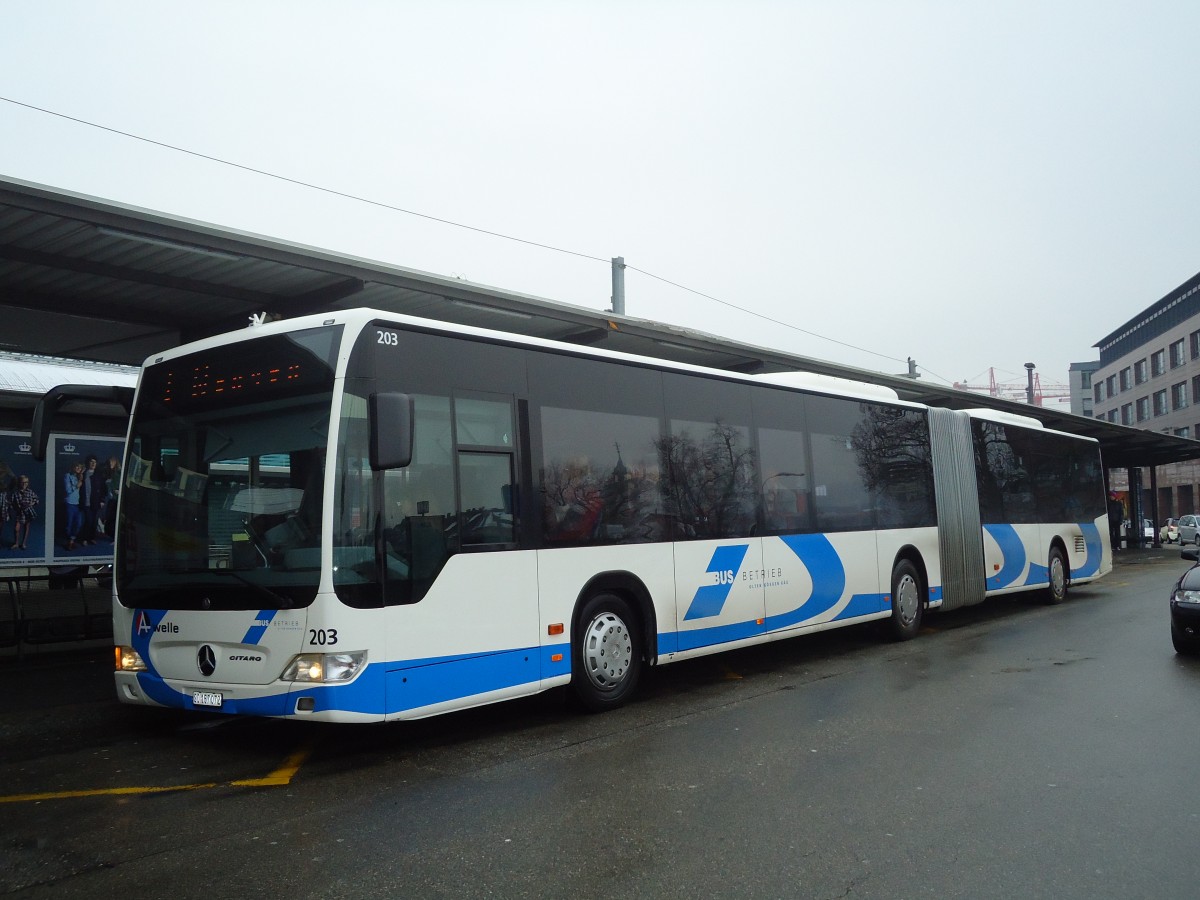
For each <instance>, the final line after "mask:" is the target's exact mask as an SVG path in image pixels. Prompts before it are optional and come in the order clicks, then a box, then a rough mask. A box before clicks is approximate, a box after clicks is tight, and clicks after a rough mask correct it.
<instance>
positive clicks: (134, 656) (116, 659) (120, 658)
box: [113, 646, 146, 672]
mask: <svg viewBox="0 0 1200 900" xmlns="http://www.w3.org/2000/svg"><path fill="white" fill-rule="evenodd" d="M113 665H114V666H115V667H116V670H117V671H118V672H145V671H146V661H145V660H144V659H142V655H141V654H140V653H138V652H137V651H136V650H134V649H133V648H132V647H121V646H116V647H113Z"/></svg>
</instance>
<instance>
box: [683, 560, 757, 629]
mask: <svg viewBox="0 0 1200 900" xmlns="http://www.w3.org/2000/svg"><path fill="white" fill-rule="evenodd" d="M749 549H750V546H749V545H748V544H733V545H732V546H729V547H718V548H717V549H716V550H714V551H713V555H712V559H711V560H709V562H708V568H707V569H705V570H704V571H706V572H708V573H710V574H711V575H712V576H713V579H712V581H711V582H710V583H709V584H705V585H701V586H700V587H699V588H698V589H697V590H696V596H695V597H693V598H692V605H691V606H689V607H688V611H687V615H685V616H684V617H683V618H684V621H687V620H688V619H707V618H710V617H711V616H719V615H720V614H721V610H722V609H723V608H724V606H725V601H726V600H727V599H728V598H729V591H730V590H732V588H733V583H734V581H735V580H736V579H737V573H738V570H739V569H741V567H742V561H743V560H744V559H745V558H746V552H747V551H748V550H749Z"/></svg>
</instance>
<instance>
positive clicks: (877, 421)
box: [850, 403, 936, 528]
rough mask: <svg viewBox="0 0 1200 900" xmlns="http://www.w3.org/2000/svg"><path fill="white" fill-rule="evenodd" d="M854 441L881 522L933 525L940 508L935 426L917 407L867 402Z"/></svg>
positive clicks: (885, 525) (881, 524)
mask: <svg viewBox="0 0 1200 900" xmlns="http://www.w3.org/2000/svg"><path fill="white" fill-rule="evenodd" d="M861 409H862V412H863V415H862V418H861V419H860V420H859V422H858V424H856V425H855V426H854V429H853V431H852V432H851V438H850V443H851V446H852V447H853V450H854V454H855V457H856V459H857V463H858V470H859V474H860V475H861V476H862V480H863V484H864V485H865V486H866V488H867V490H868V491H869V492H870V494H871V495H872V497H873V505H874V507H875V510H876V521H875V524H876V526H877V527H883V528H902V527H916V526H920V525H931V524H933V523H934V521H935V519H936V514H935V512H934V502H933V501H934V489H933V464H932V459H931V455H930V447H929V425H928V422H927V420H926V418H925V416H924V415H923V414H921V413H919V412H917V411H915V410H909V409H902V408H898V407H890V406H877V405H873V404H865V403H864V404H862V405H861Z"/></svg>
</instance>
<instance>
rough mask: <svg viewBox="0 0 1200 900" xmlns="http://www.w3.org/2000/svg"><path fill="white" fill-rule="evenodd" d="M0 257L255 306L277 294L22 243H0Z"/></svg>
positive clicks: (270, 299)
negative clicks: (71, 254) (145, 269)
mask: <svg viewBox="0 0 1200 900" xmlns="http://www.w3.org/2000/svg"><path fill="white" fill-rule="evenodd" d="M0 259H7V260H10V261H12V262H19V263H25V264H27V265H34V266H44V267H45V268H48V269H58V270H60V271H67V272H79V273H81V274H84V275H99V276H101V277H104V278H111V279H113V280H114V281H123V282H127V283H129V284H148V285H153V286H155V287H162V288H170V289H172V290H176V291H184V292H185V293H190V294H203V295H206V296H213V297H223V298H225V299H228V300H240V301H241V302H243V303H249V304H250V305H251V306H254V307H256V308H258V307H264V306H268V305H270V304H272V303H274V302H275V301H276V300H277V299H278V298H277V296H276V295H274V294H264V293H262V292H261V291H248V290H246V289H245V288H239V287H235V286H233V285H221V284H213V283H211V282H207V281H197V280H196V279H194V278H180V277H179V276H177V275H167V274H165V273H161V272H146V271H144V270H140V269H130V268H126V267H125V266H114V265H110V264H108V263H102V262H95V261H93V260H88V259H80V258H78V257H73V256H61V255H59V254H57V253H43V252H42V251H40V250H28V249H26V248H23V247H13V246H11V245H8V246H0Z"/></svg>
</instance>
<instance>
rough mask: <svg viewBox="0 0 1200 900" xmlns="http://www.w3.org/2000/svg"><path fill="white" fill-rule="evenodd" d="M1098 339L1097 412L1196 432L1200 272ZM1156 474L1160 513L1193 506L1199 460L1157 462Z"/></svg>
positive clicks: (1199, 419)
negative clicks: (1173, 462) (1171, 463)
mask: <svg viewBox="0 0 1200 900" xmlns="http://www.w3.org/2000/svg"><path fill="white" fill-rule="evenodd" d="M1095 346H1096V347H1099V348H1100V365H1099V367H1098V368H1096V369H1095V371H1094V372H1092V375H1091V384H1092V413H1091V414H1092V415H1093V416H1094V417H1095V418H1097V419H1103V420H1105V421H1108V422H1117V423H1119V424H1122V425H1132V426H1134V427H1136V428H1146V429H1151V430H1154V431H1161V432H1164V433H1166V434H1173V435H1176V436H1177V437H1185V438H1191V439H1193V440H1200V274H1197V275H1195V276H1193V277H1192V278H1191V279H1189V280H1188V281H1186V282H1184V283H1183V284H1181V285H1180V286H1179V287H1177V288H1175V290H1173V291H1171V292H1170V293H1169V294H1167V295H1166V296H1165V297H1163V298H1162V299H1161V300H1159V301H1158V302H1157V303H1155V304H1154V305H1152V306H1150V307H1147V308H1146V309H1144V310H1142V312H1140V313H1138V314H1137V315H1136V316H1134V317H1133V318H1132V319H1130V320H1129V321H1128V322H1126V323H1125V324H1124V325H1122V326H1121V327H1120V328H1118V329H1117V330H1116V331H1114V332H1113V333H1112V334H1110V335H1108V336H1107V337H1105V338H1103V339H1101V340H1100V341H1099V342H1098V343H1096V344H1095ZM1074 368H1075V367H1074V366H1072V369H1074ZM1156 475H1157V487H1158V496H1157V498H1156V499H1157V506H1158V514H1159V518H1165V517H1166V516H1178V515H1182V514H1184V513H1190V512H1195V511H1196V503H1197V500H1198V498H1200V466H1198V465H1197V464H1196V463H1176V464H1173V465H1169V466H1160V467H1159V469H1158V470H1157V473H1156ZM1144 488H1145V484H1143V490H1144ZM1146 499H1148V500H1149V499H1151V498H1146Z"/></svg>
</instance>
